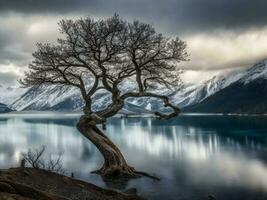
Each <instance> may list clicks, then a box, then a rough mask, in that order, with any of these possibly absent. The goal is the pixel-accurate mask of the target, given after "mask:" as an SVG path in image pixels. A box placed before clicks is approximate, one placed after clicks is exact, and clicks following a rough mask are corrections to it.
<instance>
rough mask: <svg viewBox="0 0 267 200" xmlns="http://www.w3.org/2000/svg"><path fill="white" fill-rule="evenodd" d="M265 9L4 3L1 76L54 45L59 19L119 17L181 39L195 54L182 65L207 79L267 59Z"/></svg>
mask: <svg viewBox="0 0 267 200" xmlns="http://www.w3.org/2000/svg"><path fill="white" fill-rule="evenodd" d="M266 7H267V1H265V0H255V1H253V2H252V1H248V0H234V1H232V0H216V1H214V0H179V1H177V0H165V1H161V0H109V1H104V0H53V1H52V0H47V1H41V0H24V1H17V0H1V1H0V13H1V14H0V27H1V29H0V73H1V72H2V73H11V72H10V70H6V69H5V68H7V69H8V68H10V66H12V67H11V68H12V70H11V71H12V73H14V69H15V68H17V69H18V71H16V72H15V73H16V76H20V74H22V71H23V70H25V69H26V66H27V64H28V63H29V62H30V60H31V59H32V56H31V54H32V52H34V50H35V44H36V43H37V42H50V43H54V42H56V39H57V38H58V37H59V35H60V34H59V31H58V25H57V23H58V21H59V20H60V19H62V18H78V17H84V16H93V17H96V18H102V17H106V16H111V15H113V14H114V13H115V12H117V13H119V14H120V15H121V17H122V18H124V19H126V20H133V19H139V20H141V21H144V22H147V23H151V24H153V25H154V26H155V28H156V29H157V30H158V31H159V32H163V33H164V34H165V35H170V36H174V35H178V36H180V37H181V38H182V39H183V40H185V41H186V42H187V43H188V52H189V54H190V55H191V56H190V59H191V61H190V62H188V63H182V64H181V66H182V67H183V68H185V69H188V70H191V72H192V70H193V71H195V74H198V73H201V74H202V75H203V77H205V78H207V77H209V76H211V75H212V74H214V73H215V72H214V71H218V70H219V71H221V70H225V69H236V68H240V67H248V66H251V65H253V64H254V63H256V62H258V61H259V60H261V59H263V58H266V57H267V45H266V44H267V37H266V35H267V23H266V22H267V12H266V11H265V8H266ZM212 71H213V72H212Z"/></svg>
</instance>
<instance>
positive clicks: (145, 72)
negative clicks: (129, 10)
mask: <svg viewBox="0 0 267 200" xmlns="http://www.w3.org/2000/svg"><path fill="white" fill-rule="evenodd" d="M59 25H60V30H61V33H62V34H64V35H65V37H64V38H63V39H59V40H58V44H56V45H52V44H37V51H36V52H35V53H34V54H33V57H34V58H35V59H34V60H33V62H32V63H31V64H30V65H29V71H28V72H26V73H25V78H24V80H22V81H21V83H22V84H23V85H25V86H34V85H55V84H56V85H57V84H59V85H66V86H73V87H76V88H78V89H79V90H80V92H81V96H82V98H83V100H84V102H85V107H84V115H82V116H81V118H80V120H79V122H78V124H77V128H78V130H79V131H80V132H81V133H82V134H83V135H84V136H85V137H86V138H88V139H89V140H90V141H91V142H92V143H93V144H94V145H95V146H96V147H97V148H98V149H99V151H100V152H101V154H102V155H103V157H104V164H103V166H102V167H101V168H100V169H99V170H97V171H95V172H97V173H99V174H101V175H104V176H114V175H122V176H129V177H135V176H139V175H140V174H142V175H144V173H141V172H137V171H136V170H135V169H134V168H133V167H130V166H129V165H128V164H127V162H126V160H125V159H124V157H123V155H122V153H121V152H120V150H119V149H118V147H117V146H116V145H115V144H114V143H113V142H112V141H111V140H110V139H109V138H108V137H107V136H106V135H105V134H104V133H103V132H102V131H101V130H100V129H99V128H98V127H97V126H96V125H97V124H101V123H104V122H105V121H106V119H107V118H108V117H111V116H113V115H115V114H116V113H118V112H119V111H120V110H121V109H122V108H123V106H124V103H125V101H126V100H127V99H128V98H139V97H153V98H158V99H161V100H162V102H163V105H164V106H165V107H167V108H170V109H171V110H172V111H171V112H170V113H168V114H166V113H161V112H156V113H155V115H156V116H158V117H160V118H162V119H169V118H171V117H175V116H177V115H178V114H179V112H180V110H179V108H178V107H176V106H175V105H173V104H172V103H171V102H170V101H169V98H168V96H163V95H159V94H158V93H157V92H155V86H157V88H168V89H171V88H173V87H178V86H179V83H180V76H179V75H180V73H181V70H180V69H179V68H178V64H179V63H180V62H181V61H186V59H187V53H186V44H185V42H184V41H182V40H180V39H179V38H177V37H176V38H169V37H164V36H163V35H162V34H159V33H157V32H156V31H155V29H154V28H153V27H152V26H151V25H149V24H145V23H141V22H139V21H134V22H133V23H128V22H126V21H123V20H122V19H120V18H119V16H118V15H116V14H115V15H114V16H113V17H111V18H107V19H104V20H94V19H92V18H85V19H79V20H62V21H61V22H60V23H59ZM129 81H131V82H134V83H135V84H136V88H135V89H133V90H131V91H123V90H122V89H121V88H122V87H121V86H122V85H123V84H127V83H128V82H129ZM99 90H106V91H107V92H109V93H110V94H111V103H110V104H109V105H107V107H106V108H104V109H103V110H97V111H95V110H92V96H93V95H94V94H96V93H97V92H98V91H99Z"/></svg>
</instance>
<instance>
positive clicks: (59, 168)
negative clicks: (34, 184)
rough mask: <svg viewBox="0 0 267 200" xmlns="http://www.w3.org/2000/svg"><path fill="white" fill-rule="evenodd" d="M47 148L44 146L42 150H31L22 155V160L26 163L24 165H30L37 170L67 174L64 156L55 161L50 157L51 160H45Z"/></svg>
mask: <svg viewBox="0 0 267 200" xmlns="http://www.w3.org/2000/svg"><path fill="white" fill-rule="evenodd" d="M44 152H45V146H42V148H41V149H35V150H32V149H29V150H28V151H27V152H26V153H22V160H23V162H25V163H24V164H23V166H21V167H24V166H25V164H27V165H29V166H30V167H32V168H35V169H45V170H48V171H51V172H56V173H60V174H65V169H64V168H63V164H62V159H61V158H62V154H60V155H59V156H58V157H57V158H55V159H53V158H52V156H51V155H50V156H49V159H46V160H45V159H44V158H43V156H44Z"/></svg>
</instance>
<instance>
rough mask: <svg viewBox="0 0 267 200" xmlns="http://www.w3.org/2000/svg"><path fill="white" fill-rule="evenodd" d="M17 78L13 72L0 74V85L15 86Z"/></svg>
mask: <svg viewBox="0 0 267 200" xmlns="http://www.w3.org/2000/svg"><path fill="white" fill-rule="evenodd" d="M18 79H19V76H18V75H17V74H16V73H14V72H0V85H1V86H13V85H17V84H18V83H17V80H18Z"/></svg>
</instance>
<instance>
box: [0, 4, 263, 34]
mask: <svg viewBox="0 0 267 200" xmlns="http://www.w3.org/2000/svg"><path fill="white" fill-rule="evenodd" d="M266 7H267V1H266V0H254V1H251V0H234V1H233V0H216V1H215V0H179V1H177V0H165V1H162V0H109V1H106V0H46V1H42V0H24V1H17V0H1V1H0V11H1V12H18V13H24V14H26V15H29V14H41V15H42V14H45V13H46V14H47V13H50V14H51V13H52V14H63V15H65V14H67V13H75V14H77V15H81V13H82V14H83V15H85V14H86V15H94V16H96V15H98V16H109V15H112V14H113V13H114V12H118V13H119V14H121V15H122V16H124V17H126V18H131V19H132V18H138V19H142V20H146V21H148V22H154V23H155V24H157V26H158V27H161V28H162V29H164V30H167V32H171V33H173V34H176V33H179V32H180V33H188V32H192V31H199V30H202V31H210V30H212V29H215V28H216V29H217V28H223V29H240V28H246V27H251V26H262V25H265V24H266V20H267V12H266V9H265V8H266Z"/></svg>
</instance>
